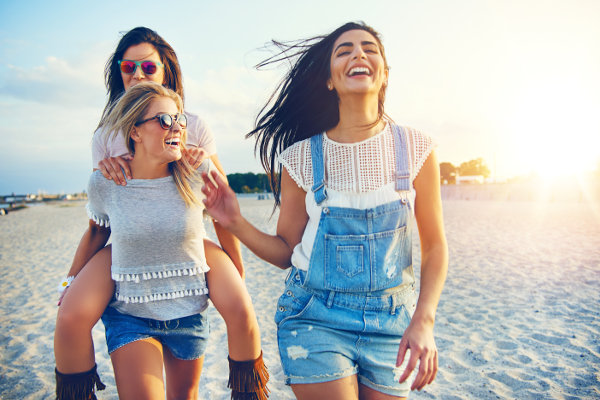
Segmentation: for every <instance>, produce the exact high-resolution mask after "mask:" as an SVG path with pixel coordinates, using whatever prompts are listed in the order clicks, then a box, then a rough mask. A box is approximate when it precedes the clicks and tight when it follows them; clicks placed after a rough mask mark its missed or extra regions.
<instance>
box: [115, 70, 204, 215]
mask: <svg viewBox="0 0 600 400" xmlns="http://www.w3.org/2000/svg"><path fill="white" fill-rule="evenodd" d="M161 97H167V98H169V99H172V100H173V101H174V102H175V104H176V105H177V108H178V109H179V112H183V101H182V100H181V97H179V95H178V94H177V93H175V92H174V91H173V90H171V89H167V88H165V87H163V86H162V85H159V84H158V83H155V82H142V83H139V84H137V85H135V86H133V87H132V88H130V89H129V90H127V91H126V92H125V93H124V94H123V96H121V97H120V98H119V100H118V101H117V102H116V104H115V105H114V107H112V109H111V110H110V112H109V114H108V115H107V116H106V119H105V126H106V129H107V130H108V131H109V132H112V137H114V136H116V135H117V134H118V133H119V132H121V134H122V135H123V136H125V144H126V145H127V149H128V150H129V152H130V153H132V154H134V153H135V142H134V141H133V139H132V138H131V132H132V131H133V128H134V127H135V124H136V123H137V122H138V121H140V120H142V119H143V117H144V115H145V114H146V111H147V110H148V107H150V104H151V103H152V101H154V100H155V99H158V98H161ZM186 137H187V131H186V130H185V129H183V132H182V135H181V143H182V145H183V144H184V143H185V140H186ZM169 172H170V173H171V175H172V176H173V180H174V181H175V185H176V186H177V190H178V191H179V194H180V195H181V197H182V198H183V201H184V202H185V204H186V205H187V206H190V205H193V204H201V202H200V200H199V199H198V197H197V196H196V195H195V194H194V191H193V190H192V186H191V183H192V182H198V181H199V179H198V178H197V177H196V175H195V174H194V169H193V168H192V166H191V165H190V164H189V163H188V162H187V160H186V159H185V157H181V159H179V160H177V161H172V162H170V163H169Z"/></svg>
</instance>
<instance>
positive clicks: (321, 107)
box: [246, 22, 388, 207]
mask: <svg viewBox="0 0 600 400" xmlns="http://www.w3.org/2000/svg"><path fill="white" fill-rule="evenodd" d="M356 29H360V30H364V31H366V32H368V33H370V34H371V35H373V37H374V38H375V40H376V41H377V44H378V46H379V50H380V52H381V55H382V57H383V60H384V63H385V64H384V65H385V68H386V69H387V68H388V65H387V60H386V58H385V53H384V48H383V44H382V42H381V38H380V35H379V33H378V32H377V31H376V30H375V29H373V28H371V27H370V26H368V25H366V24H365V23H364V22H349V23H347V24H344V25H342V26H340V27H339V28H337V29H336V30H334V31H333V32H331V33H330V34H328V35H325V36H316V37H313V38H310V39H305V40H300V41H296V42H286V43H283V42H278V41H275V40H273V41H272V44H273V45H275V46H276V47H277V48H279V50H280V51H279V52H278V53H277V54H275V55H274V56H272V57H270V58H268V59H266V60H264V61H263V62H261V63H259V64H258V65H257V66H256V68H257V69H260V68H262V67H265V66H267V65H271V64H276V63H279V62H281V61H288V62H290V64H291V68H290V70H289V72H288V73H287V75H286V76H285V77H284V79H283V80H282V81H281V82H280V83H279V85H278V86H277V88H276V89H275V91H274V92H273V94H272V95H271V96H270V98H269V100H268V101H267V103H266V104H265V105H264V106H263V107H262V109H261V110H260V112H259V113H258V116H257V117H256V122H255V126H254V129H253V130H252V131H251V132H250V133H248V134H247V135H246V137H247V138H248V137H254V138H255V139H256V144H255V147H254V150H255V152H258V153H259V155H260V160H261V163H262V166H263V168H264V169H265V171H266V172H267V174H268V175H269V183H270V184H271V189H272V190H273V195H274V196H273V197H274V198H275V206H276V207H277V206H278V205H279V203H280V194H281V185H280V184H281V166H280V165H279V163H278V162H277V156H278V155H279V154H280V153H281V152H282V151H283V150H284V149H286V148H287V147H289V146H291V145H292V144H294V143H296V142H298V141H300V140H303V139H306V138H309V137H311V136H313V135H316V134H318V133H321V132H324V131H327V130H329V129H331V128H333V127H335V126H336V125H337V124H338V122H339V118H340V116H339V99H338V96H337V94H336V93H335V91H330V90H328V89H327V80H328V79H329V78H330V76H331V71H330V59H331V53H332V51H333V45H334V43H335V41H336V40H337V39H338V38H339V37H340V36H341V35H342V34H343V33H344V32H347V31H351V30H356ZM384 100H385V85H384V86H382V88H381V90H380V92H379V98H378V116H377V121H376V122H375V124H377V123H378V122H379V121H380V120H381V119H382V118H383V117H384V115H385V112H384V108H383V103H384Z"/></svg>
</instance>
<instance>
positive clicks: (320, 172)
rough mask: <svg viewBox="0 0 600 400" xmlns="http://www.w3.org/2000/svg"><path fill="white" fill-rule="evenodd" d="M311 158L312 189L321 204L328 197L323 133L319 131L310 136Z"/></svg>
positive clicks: (316, 200)
mask: <svg viewBox="0 0 600 400" xmlns="http://www.w3.org/2000/svg"><path fill="white" fill-rule="evenodd" d="M310 159H311V161H312V170H313V187H312V189H311V190H312V191H313V193H314V196H315V202H316V203H317V204H321V203H322V202H323V201H324V200H325V199H326V198H327V191H326V190H325V164H324V163H323V134H321V133H319V134H317V135H314V136H313V137H311V138H310Z"/></svg>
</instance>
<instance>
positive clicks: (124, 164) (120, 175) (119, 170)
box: [98, 155, 133, 186]
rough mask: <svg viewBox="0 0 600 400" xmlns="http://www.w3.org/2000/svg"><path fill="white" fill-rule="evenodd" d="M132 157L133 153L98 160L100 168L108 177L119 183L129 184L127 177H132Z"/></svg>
mask: <svg viewBox="0 0 600 400" xmlns="http://www.w3.org/2000/svg"><path fill="white" fill-rule="evenodd" d="M132 159H133V157H132V156H131V155H124V156H118V157H108V158H105V159H104V160H101V161H100V162H98V169H99V170H100V172H101V173H102V175H103V176H104V177H105V178H106V179H108V180H112V181H114V182H115V183H116V184H117V185H122V186H125V185H126V184H127V182H126V180H125V177H127V179H131V169H130V168H129V161H131V160H132Z"/></svg>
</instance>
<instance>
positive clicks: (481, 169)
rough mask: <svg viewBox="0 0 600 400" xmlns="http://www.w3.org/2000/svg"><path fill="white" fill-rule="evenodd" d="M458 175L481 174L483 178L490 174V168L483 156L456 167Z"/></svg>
mask: <svg viewBox="0 0 600 400" xmlns="http://www.w3.org/2000/svg"><path fill="white" fill-rule="evenodd" d="M458 172H459V173H460V175H462V176H465V175H482V176H483V177H484V178H487V177H488V176H490V169H489V168H488V167H487V165H486V163H485V160H484V159H483V158H477V159H475V160H470V161H466V162H464V163H462V164H460V167H458Z"/></svg>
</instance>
